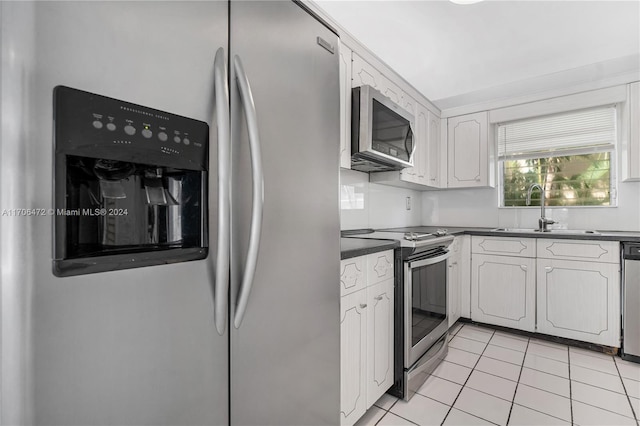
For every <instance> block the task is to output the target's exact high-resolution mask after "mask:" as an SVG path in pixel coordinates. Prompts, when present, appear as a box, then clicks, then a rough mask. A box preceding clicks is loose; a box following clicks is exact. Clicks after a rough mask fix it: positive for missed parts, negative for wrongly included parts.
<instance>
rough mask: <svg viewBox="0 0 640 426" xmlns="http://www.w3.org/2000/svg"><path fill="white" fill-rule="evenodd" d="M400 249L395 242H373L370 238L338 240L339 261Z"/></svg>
mask: <svg viewBox="0 0 640 426" xmlns="http://www.w3.org/2000/svg"><path fill="white" fill-rule="evenodd" d="M396 247H400V243H399V242H398V241H396V240H374V239H370V238H340V259H342V260H344V259H350V258H352V257H358V256H364V255H366V254H371V253H377V252H379V251H385V250H393V249H395V248H396Z"/></svg>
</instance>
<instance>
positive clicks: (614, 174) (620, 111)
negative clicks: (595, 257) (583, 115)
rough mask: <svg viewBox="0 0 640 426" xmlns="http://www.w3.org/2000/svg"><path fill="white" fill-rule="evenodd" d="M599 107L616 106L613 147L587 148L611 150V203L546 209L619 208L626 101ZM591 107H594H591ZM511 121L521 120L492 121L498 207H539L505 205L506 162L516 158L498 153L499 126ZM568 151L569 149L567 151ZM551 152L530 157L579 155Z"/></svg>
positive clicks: (591, 149)
mask: <svg viewBox="0 0 640 426" xmlns="http://www.w3.org/2000/svg"><path fill="white" fill-rule="evenodd" d="M598 107H614V108H615V138H614V141H613V147H606V149H602V150H597V149H593V148H587V149H586V150H587V151H589V152H588V153H597V152H609V153H610V154H609V165H610V167H609V194H610V199H609V205H607V206H596V205H588V206H545V209H568V208H570V209H581V208H589V209H592V208H599V209H602V208H605V209H606V208H617V207H618V183H619V182H618V180H619V178H618V164H617V163H618V161H619V156H620V152H619V151H620V145H621V138H622V137H624V129H623V127H622V124H623V123H624V117H623V115H624V113H625V108H626V102H615V103H612V104H611V103H606V104H603V105H598V106H595V108H598ZM590 108H593V106H592V107H590ZM583 109H588V108H579V107H576V108H572V109H569V110H566V111H562V112H554V113H552V114H536V115H532V116H530V117H527V119H535V118H538V117H544V116H546V115H556V114H563V113H571V112H573V111H580V110H583ZM509 121H519V120H518V119H513V120H505V121H502V122H494V123H491V133H492V134H493V145H494V150H495V151H494V152H495V153H496V154H495V164H496V167H497V169H498V170H497V178H498V183H497V185H496V186H497V187H498V200H497V201H498V208H499V209H531V208H534V209H539V208H540V206H539V205H531V206H505V205H504V189H505V188H504V186H505V185H504V162H505V161H509V160H514V159H513V158H511V159H506V160H505V159H501V158H500V157H499V155H498V151H499V148H498V138H499V132H498V126H499V125H500V124H501V123H508V122H509ZM565 152H568V151H565ZM549 154H552V155H546V156H545V155H541V156H539V157H532V156H529V158H549V157H562V156H567V155H579V154H580V153H579V149H576V150H574V152H568V153H566V154H564V155H563V152H555V153H553V152H549Z"/></svg>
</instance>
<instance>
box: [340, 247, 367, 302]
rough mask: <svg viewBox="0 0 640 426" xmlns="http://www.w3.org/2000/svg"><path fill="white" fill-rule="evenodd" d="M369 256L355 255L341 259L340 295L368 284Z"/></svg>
mask: <svg viewBox="0 0 640 426" xmlns="http://www.w3.org/2000/svg"><path fill="white" fill-rule="evenodd" d="M366 265H367V257H366V256H360V257H353V258H351V259H345V260H342V261H340V295H341V296H344V295H345V294H349V293H353V292H354V291H358V290H361V289H363V288H365V287H366V286H367V284H366V283H367V271H366Z"/></svg>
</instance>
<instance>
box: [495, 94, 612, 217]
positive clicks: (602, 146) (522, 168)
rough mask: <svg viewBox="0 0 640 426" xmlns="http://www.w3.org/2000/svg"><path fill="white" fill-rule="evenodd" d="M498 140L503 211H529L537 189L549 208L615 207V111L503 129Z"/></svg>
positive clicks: (565, 116) (552, 118)
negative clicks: (529, 195) (542, 192)
mask: <svg viewBox="0 0 640 426" xmlns="http://www.w3.org/2000/svg"><path fill="white" fill-rule="evenodd" d="M497 135H498V160H499V165H500V169H501V178H502V179H501V181H502V191H501V201H500V205H501V206H502V207H518V206H525V205H526V197H527V190H528V189H529V187H530V186H531V185H532V184H534V183H537V184H540V185H541V186H542V187H543V188H544V189H545V196H546V203H545V204H546V205H547V206H611V205H615V196H614V194H615V191H614V185H615V180H614V179H613V177H614V175H615V174H614V173H613V164H614V161H613V160H614V159H615V155H614V153H615V141H616V108H615V106H607V107H598V108H592V109H586V110H580V111H572V112H569V113H563V114H556V115H550V116H544V117H535V118H531V119H526V120H518V121H512V122H508V123H500V124H498V128H497ZM532 199H534V200H539V199H540V192H539V191H534V192H533V194H532ZM531 204H532V205H539V204H540V203H539V201H538V202H536V201H532V202H531Z"/></svg>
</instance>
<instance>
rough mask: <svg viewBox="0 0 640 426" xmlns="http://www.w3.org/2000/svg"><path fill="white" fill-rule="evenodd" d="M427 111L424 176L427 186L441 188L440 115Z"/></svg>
mask: <svg viewBox="0 0 640 426" xmlns="http://www.w3.org/2000/svg"><path fill="white" fill-rule="evenodd" d="M427 113H428V114H427V115H428V117H427V120H428V128H429V130H428V132H429V136H428V137H427V149H426V150H425V155H424V160H423V161H424V164H425V166H426V169H425V177H426V179H427V185H428V186H431V187H433V188H441V187H442V181H441V179H440V176H441V170H440V169H441V167H440V165H441V163H440V159H441V158H442V155H441V154H442V151H443V149H442V146H441V141H440V117H438V116H437V115H435V114H434V113H432V112H431V111H427Z"/></svg>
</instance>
